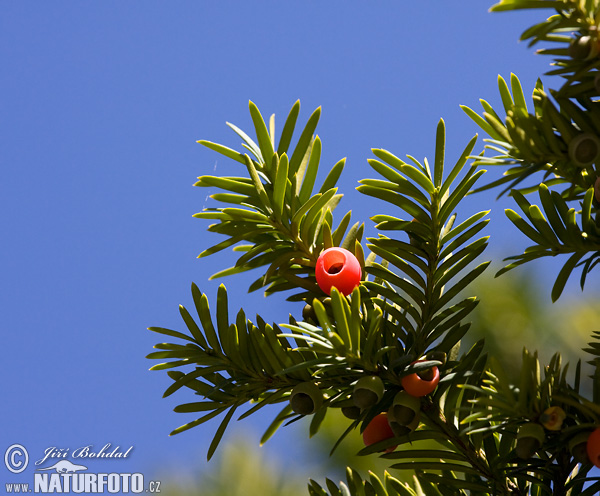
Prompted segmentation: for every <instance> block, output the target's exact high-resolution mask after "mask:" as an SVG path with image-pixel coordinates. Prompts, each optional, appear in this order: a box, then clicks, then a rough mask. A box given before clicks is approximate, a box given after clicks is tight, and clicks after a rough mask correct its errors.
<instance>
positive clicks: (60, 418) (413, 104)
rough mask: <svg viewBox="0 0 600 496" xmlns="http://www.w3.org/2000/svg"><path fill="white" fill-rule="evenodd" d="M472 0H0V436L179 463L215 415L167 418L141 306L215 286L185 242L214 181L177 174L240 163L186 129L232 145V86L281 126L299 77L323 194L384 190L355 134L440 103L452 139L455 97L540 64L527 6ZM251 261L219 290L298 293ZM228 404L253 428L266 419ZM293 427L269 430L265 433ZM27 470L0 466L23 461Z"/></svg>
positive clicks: (149, 311)
mask: <svg viewBox="0 0 600 496" xmlns="http://www.w3.org/2000/svg"><path fill="white" fill-rule="evenodd" d="M488 7H489V5H488V3H487V2H482V1H481V0H461V1H457V2H434V1H430V0H428V1H420V2H405V1H396V2H371V3H370V5H369V6H368V7H367V6H366V4H365V3H364V2H356V1H345V2H341V1H331V2H316V1H304V2H300V1H285V2H283V1H273V0H272V1H259V2H210V3H209V2H205V1H196V2H192V1H188V0H185V1H180V2H160V1H156V0H146V1H144V2H117V1H114V0H112V1H111V0H106V1H103V2H74V1H61V0H54V1H52V2H41V1H38V2H33V1H29V2H26V1H22V2H3V4H2V7H0V62H1V67H2V70H1V71H0V90H1V95H2V98H1V99H0V132H1V135H2V147H1V148H0V163H1V170H2V179H1V181H0V191H1V195H0V202H1V209H0V228H1V233H2V240H3V241H2V243H1V245H0V253H1V260H2V265H1V267H2V275H1V279H0V280H1V284H0V309H1V315H2V318H1V319H0V321H1V324H0V326H1V330H2V333H1V336H2V346H3V353H2V361H1V362H0V372H1V376H2V380H1V382H0V384H1V385H2V386H1V391H2V398H3V407H2V409H1V410H0V420H1V424H2V429H1V430H2V434H1V435H0V439H1V441H2V442H1V443H0V451H1V452H2V453H3V452H4V450H5V447H6V446H8V445H9V444H12V443H21V444H23V445H25V446H26V447H27V448H28V450H29V452H30V454H31V456H32V458H35V459H37V455H38V454H41V453H42V452H43V450H44V449H46V448H47V447H49V446H57V447H65V448H67V447H69V448H72V449H74V448H75V447H78V446H82V445H87V444H93V445H94V446H96V447H97V448H98V447H101V446H102V445H104V444H105V443H107V442H110V443H113V445H117V444H118V445H121V446H126V447H128V446H131V445H132V446H134V451H133V453H132V454H131V456H130V457H129V459H128V460H127V461H126V462H115V461H103V462H102V461H97V462H94V463H95V465H93V468H95V469H96V468H97V469H98V470H100V467H101V464H102V463H106V464H107V467H108V466H110V468H111V470H117V469H118V471H120V472H125V471H127V470H125V468H127V469H131V471H145V473H147V474H150V473H151V472H152V471H154V470H159V469H161V468H162V467H170V466H175V465H179V466H181V467H183V468H184V469H185V467H186V466H187V465H188V464H189V466H190V469H193V468H196V467H197V463H196V462H197V461H198V460H201V459H203V458H204V456H205V453H206V449H207V447H208V443H209V442H210V438H211V436H212V433H213V431H214V429H216V426H217V424H216V423H215V422H211V423H209V424H208V425H206V426H204V427H201V428H197V429H194V430H192V431H190V432H188V433H185V434H182V435H179V436H175V437H171V438H169V437H168V436H167V434H168V433H169V432H170V431H171V429H173V428H174V427H177V426H179V425H181V424H182V423H185V422H186V421H188V420H190V417H188V416H186V415H182V414H176V413H174V412H172V408H173V407H174V406H175V405H176V404H178V403H180V402H187V401H194V400H193V399H192V397H191V395H189V394H187V393H185V392H181V393H180V394H179V395H175V396H174V397H171V398H169V399H161V395H162V393H163V391H164V389H165V388H166V387H167V386H168V384H169V383H170V380H169V379H168V378H167V376H166V374H165V373H164V372H148V368H149V367H150V366H151V365H152V363H150V362H149V361H148V360H146V359H145V358H144V356H145V355H146V354H147V353H149V352H150V351H151V347H152V345H153V344H154V343H156V342H158V341H160V340H161V338H160V336H158V335H154V334H152V333H150V332H148V331H146V327H148V326H163V327H170V328H175V329H180V330H181V329H182V328H183V324H182V322H181V321H180V318H179V314H178V311H177V305H178V304H179V303H182V304H184V305H190V304H191V296H190V291H189V289H190V284H191V283H192V282H193V281H194V282H196V283H197V284H198V285H199V287H200V288H201V289H202V290H203V291H205V292H207V293H208V294H209V295H211V298H212V299H213V300H214V296H212V295H214V294H215V291H216V288H217V285H218V282H215V281H210V282H209V281H207V279H208V277H209V276H210V275H211V274H212V273H213V272H215V271H216V270H218V269H222V268H225V267H227V266H229V265H228V264H229V263H231V261H232V259H231V257H230V256H229V254H228V253H225V255H224V256H216V257H214V258H212V259H210V258H209V259H202V260H197V259H196V256H197V254H198V253H199V252H200V251H202V250H203V249H205V248H206V247H207V246H209V245H210V244H211V243H214V242H215V240H216V238H214V237H209V236H208V235H207V234H206V233H205V228H206V223H204V222H203V221H200V220H196V219H193V218H192V214H193V213H195V212H198V211H200V210H201V209H202V208H203V206H206V205H208V204H209V203H208V202H207V201H206V196H207V193H209V191H206V190H201V189H198V188H193V187H192V184H193V183H194V182H195V178H196V177H197V176H199V175H202V174H211V173H213V172H214V171H215V168H216V172H217V173H219V174H220V173H223V174H231V173H232V172H231V171H233V170H234V169H235V167H236V165H235V164H232V163H229V162H227V161H226V160H225V159H224V158H221V157H220V156H217V154H215V153H213V152H211V151H210V150H207V149H205V148H203V147H202V146H200V145H198V144H196V143H195V142H196V140H198V139H209V140H212V141H217V142H221V143H225V144H227V145H229V146H232V147H239V139H237V137H236V136H235V135H234V134H233V133H232V132H231V131H230V130H229V128H227V127H226V126H225V121H229V122H233V123H235V124H236V125H238V126H240V127H242V128H245V129H249V127H250V122H251V121H250V118H249V114H248V100H249V99H250V100H252V101H254V102H255V103H256V104H257V105H258V106H259V108H260V109H261V111H262V112H263V115H264V116H267V117H268V116H269V115H270V114H271V113H275V114H276V115H277V117H278V123H279V129H281V125H282V123H283V120H284V118H285V116H286V115H287V112H288V110H289V108H290V107H291V105H292V104H293V103H294V101H295V100H296V99H298V98H299V99H300V100H301V102H302V110H301V114H300V119H301V121H302V122H304V121H305V120H306V119H307V117H308V116H309V115H310V112H312V110H314V109H315V108H316V107H317V106H319V105H321V106H322V107H323V114H322V118H321V123H320V126H319V128H318V133H319V135H320V137H321V139H322V141H323V155H322V156H323V158H322V162H323V164H324V165H332V164H333V163H334V162H336V161H337V160H338V159H339V158H341V157H344V156H346V157H348V163H347V164H348V165H347V169H346V171H345V174H344V176H343V181H342V188H343V190H344V191H345V192H346V193H347V197H346V198H345V200H344V202H342V205H341V207H340V208H341V209H343V210H344V211H345V210H346V209H349V208H351V209H353V211H354V212H355V216H356V218H357V219H362V220H364V221H367V222H368V217H369V216H370V215H373V214H375V213H379V212H380V210H378V209H379V208H380V206H379V205H378V204H377V203H376V202H374V201H371V200H369V199H368V198H366V197H360V195H359V194H358V193H357V192H355V191H354V189H353V188H354V187H355V186H356V182H357V180H358V179H360V178H362V177H366V176H369V175H371V171H370V168H369V167H368V165H367V163H366V159H367V158H369V157H370V156H371V154H370V148H372V147H381V148H387V149H389V150H391V151H392V152H394V153H396V154H398V155H400V156H403V155H405V154H407V153H408V154H412V155H415V156H417V157H420V158H422V157H423V156H426V155H428V156H432V154H433V149H434V148H433V147H434V141H433V140H434V136H435V127H436V124H437V121H438V119H439V118H440V117H443V118H444V119H445V120H446V123H447V126H448V130H449V132H448V140H449V144H448V155H449V159H452V158H456V157H457V156H458V153H459V152H460V151H461V150H462V148H463V147H464V145H465V144H466V142H467V141H468V140H469V139H470V137H471V136H472V135H473V134H474V133H475V132H477V129H476V128H475V125H474V124H473V123H472V122H471V121H470V120H469V119H468V118H467V117H466V116H465V115H464V114H463V113H462V111H461V110H460V109H459V104H467V105H469V106H473V107H477V106H478V99H479V98H480V97H482V98H485V99H487V100H489V101H491V102H498V96H497V86H496V77H497V75H498V74H502V75H503V76H505V77H509V76H510V72H511V71H514V72H515V73H517V74H518V75H519V76H520V78H521V80H522V83H523V86H524V88H525V89H526V92H527V93H530V90H531V88H532V87H533V84H534V82H535V79H536V78H537V77H538V76H539V75H540V74H541V73H542V72H543V71H544V70H546V68H547V65H546V64H547V62H548V60H546V59H544V58H542V57H540V56H535V55H534V53H533V51H531V50H528V49H527V47H526V46H525V45H524V44H519V43H518V42H517V39H518V36H519V34H520V33H521V31H522V30H523V29H524V28H526V27H528V25H529V24H530V23H532V22H533V20H534V19H535V17H534V16H533V15H532V14H531V13H527V12H522V13H519V14H489V13H488V12H487V8H488ZM481 146H482V143H481V144H480V145H479V149H480V148H481ZM476 203H478V204H477V205H475V206H474V207H473V208H479V209H486V208H490V207H491V208H492V209H493V215H494V223H493V225H492V228H491V229H490V231H489V234H491V235H492V240H491V243H492V246H495V249H494V250H498V253H499V254H501V255H502V256H507V255H509V254H513V252H514V251H515V250H514V247H515V246H518V250H519V251H520V250H521V249H522V248H523V247H524V246H526V241H525V240H524V239H523V238H521V237H520V236H519V235H517V234H514V233H512V231H507V230H506V226H507V222H506V221H505V220H504V219H503V218H502V217H503V214H502V209H503V208H504V207H505V206H507V204H506V203H499V202H496V203H494V202H493V197H486V196H480V197H477V199H476ZM508 232H510V233H511V234H510V235H508V234H507V233H508ZM511 243H512V246H511ZM497 264H498V265H499V262H497ZM549 266H550V265H549ZM551 267H554V266H551ZM554 268H555V267H554ZM552 270H554V269H552ZM554 274H555V272H554ZM248 280H249V279H248V278H241V279H229V280H225V281H224V282H225V283H226V284H227V286H228V288H229V293H230V305H231V308H232V309H234V310H237V309H238V308H239V307H240V306H242V305H243V306H244V308H245V309H246V310H247V313H248V314H252V313H254V312H255V311H256V312H259V313H261V314H262V315H263V316H264V317H265V318H266V319H267V320H274V321H281V320H287V319H286V315H287V313H288V312H298V311H299V310H300V307H299V306H298V305H290V304H286V303H283V302H282V301H281V300H279V299H277V297H273V298H272V299H271V300H265V299H264V297H263V296H262V295H261V294H252V295H247V294H246V291H245V287H247V283H248ZM245 285H246V286H245ZM244 422H246V424H245V425H246V426H247V427H248V428H250V429H254V428H255V427H256V426H258V428H262V426H264V424H265V422H266V419H265V418H257V419H255V420H253V419H249V420H246V421H244ZM291 435H292V432H291V429H288V431H287V432H286V430H283V431H281V432H280V433H278V435H277V436H276V437H275V439H274V440H272V441H271V442H270V444H268V445H267V447H266V448H265V449H267V450H273V451H275V452H277V450H281V449H282V447H284V446H286V445H287V444H288V442H289V439H290V438H289V436H291ZM226 439H227V437H226ZM5 445H6V446H5ZM287 455H290V453H289V449H288V451H287ZM292 455H293V454H292ZM192 464H193V466H192ZM90 466H92V465H91V462H90ZM32 470H33V469H28V470H27V471H26V472H24V473H23V474H21V475H20V476H13V477H12V479H11V480H15V481H23V482H28V481H29V480H30V478H31V473H32ZM0 474H2V482H4V478H5V476H7V475H8V472H7V471H6V470H5V469H4V467H2V468H1V469H0Z"/></svg>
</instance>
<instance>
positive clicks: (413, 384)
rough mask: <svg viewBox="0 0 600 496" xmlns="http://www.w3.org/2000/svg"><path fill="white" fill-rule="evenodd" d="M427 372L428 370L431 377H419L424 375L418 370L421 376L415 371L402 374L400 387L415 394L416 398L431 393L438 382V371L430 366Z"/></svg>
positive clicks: (412, 394)
mask: <svg viewBox="0 0 600 496" xmlns="http://www.w3.org/2000/svg"><path fill="white" fill-rule="evenodd" d="M422 361H423V360H417V361H416V362H413V363H418V362H422ZM427 372H430V374H431V378H429V377H426V378H423V377H421V376H423V375H424V373H423V372H420V374H421V376H419V374H418V373H416V372H415V373H414V374H410V375H407V376H404V377H403V378H402V387H403V388H404V390H405V391H406V392H407V393H408V394H410V395H411V396H416V397H417V398H420V397H421V396H425V395H427V394H429V393H431V392H432V391H433V390H434V389H435V388H436V387H437V385H438V382H440V371H439V369H438V368H437V367H432V368H431V369H430V370H429V371H427Z"/></svg>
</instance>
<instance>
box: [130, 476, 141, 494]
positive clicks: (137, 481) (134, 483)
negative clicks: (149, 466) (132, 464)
mask: <svg viewBox="0 0 600 496" xmlns="http://www.w3.org/2000/svg"><path fill="white" fill-rule="evenodd" d="M143 490H144V476H143V475H142V474H131V492H133V493H141V492H142V491H143Z"/></svg>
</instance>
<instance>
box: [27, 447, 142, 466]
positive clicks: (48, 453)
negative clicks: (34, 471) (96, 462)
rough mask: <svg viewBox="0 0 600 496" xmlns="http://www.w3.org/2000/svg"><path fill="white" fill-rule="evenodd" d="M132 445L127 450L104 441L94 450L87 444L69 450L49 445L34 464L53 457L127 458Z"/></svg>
mask: <svg viewBox="0 0 600 496" xmlns="http://www.w3.org/2000/svg"><path fill="white" fill-rule="evenodd" d="M132 449H133V446H130V447H129V449H127V451H123V450H122V449H121V447H120V446H115V447H114V448H113V446H112V445H111V443H106V444H105V445H104V446H103V447H102V449H100V450H99V451H96V450H94V446H93V445H91V444H88V445H87V446H82V447H81V448H77V449H74V450H73V451H71V448H57V447H56V446H51V447H50V448H46V450H45V451H44V457H43V458H40V459H39V460H38V461H37V462H35V464H36V465H41V464H42V463H44V462H45V461H46V460H48V459H53V458H60V459H63V458H68V457H69V456H70V457H71V458H127V457H128V456H129V454H130V453H131V450H132Z"/></svg>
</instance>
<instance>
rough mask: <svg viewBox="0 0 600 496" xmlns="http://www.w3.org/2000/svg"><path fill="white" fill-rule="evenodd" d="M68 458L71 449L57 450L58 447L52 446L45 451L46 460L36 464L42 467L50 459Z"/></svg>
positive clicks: (43, 459)
mask: <svg viewBox="0 0 600 496" xmlns="http://www.w3.org/2000/svg"><path fill="white" fill-rule="evenodd" d="M67 456H69V448H57V447H56V446H51V447H50V448H46V450H45V451H44V458H41V459H40V460H38V461H37V462H35V464H36V465H41V464H42V463H44V462H45V461H46V460H47V459H48V458H66V457H67Z"/></svg>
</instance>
